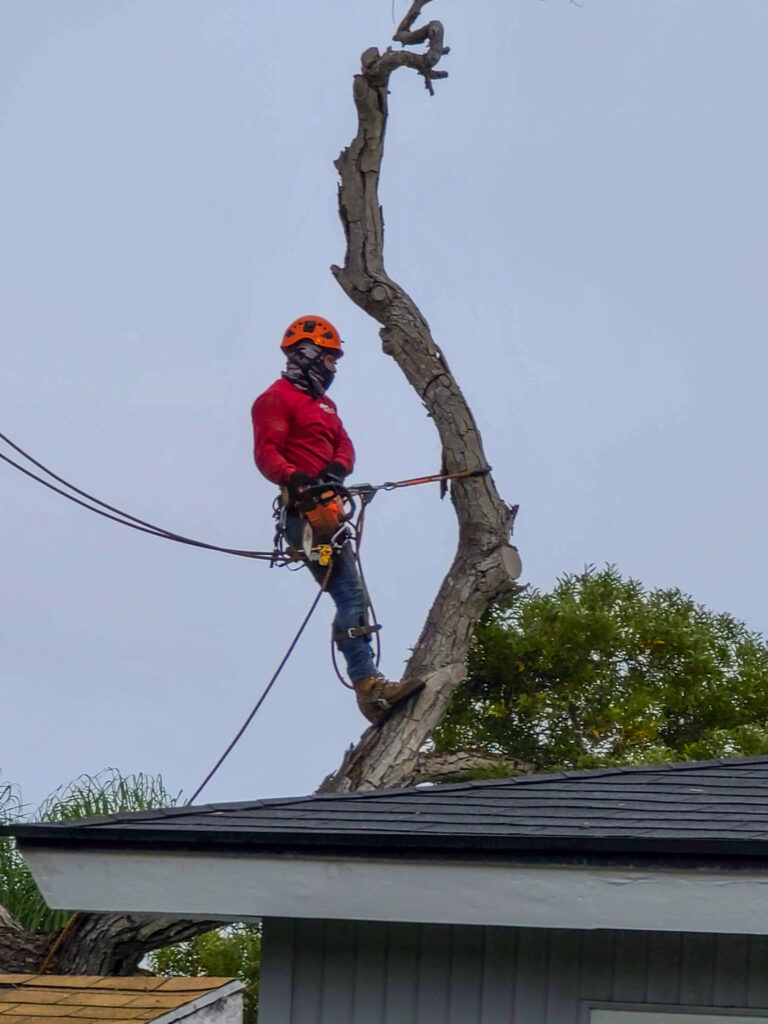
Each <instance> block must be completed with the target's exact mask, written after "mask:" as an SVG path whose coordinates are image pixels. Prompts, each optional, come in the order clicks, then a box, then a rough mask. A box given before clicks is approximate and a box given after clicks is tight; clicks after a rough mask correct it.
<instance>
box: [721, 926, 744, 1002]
mask: <svg viewBox="0 0 768 1024" xmlns="http://www.w3.org/2000/svg"><path fill="white" fill-rule="evenodd" d="M747 954H748V943H747V936H746V935H717V936H716V937H715V986H714V996H713V1005H714V1006H745V1005H746V1002H747Z"/></svg>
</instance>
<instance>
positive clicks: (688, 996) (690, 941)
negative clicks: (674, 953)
mask: <svg viewBox="0 0 768 1024" xmlns="http://www.w3.org/2000/svg"><path fill="white" fill-rule="evenodd" d="M714 975H715V937H714V935H704V934H700V933H693V932H689V933H687V934H686V935H683V949H682V964H681V969H680V1002H681V1003H682V1004H683V1005H685V1006H711V1005H712V991H713V980H714Z"/></svg>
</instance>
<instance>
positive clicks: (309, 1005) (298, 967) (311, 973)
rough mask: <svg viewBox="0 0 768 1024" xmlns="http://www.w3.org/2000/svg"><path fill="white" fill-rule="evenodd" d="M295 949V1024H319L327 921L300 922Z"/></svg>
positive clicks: (293, 1011)
mask: <svg viewBox="0 0 768 1024" xmlns="http://www.w3.org/2000/svg"><path fill="white" fill-rule="evenodd" d="M295 936H296V938H295V942H294V947H293V957H294V961H293V985H292V987H291V989H292V1005H291V1010H292V1013H291V1022H292V1024H320V1005H321V1002H322V985H323V951H324V947H325V921H310V920H305V919H302V920H297V921H296V932H295Z"/></svg>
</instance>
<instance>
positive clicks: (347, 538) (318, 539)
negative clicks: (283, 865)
mask: <svg viewBox="0 0 768 1024" xmlns="http://www.w3.org/2000/svg"><path fill="white" fill-rule="evenodd" d="M0 441H3V442H5V444H7V445H8V446H9V447H10V448H12V449H13V450H14V451H15V452H16V453H17V454H18V455H20V456H21V457H22V458H23V459H25V460H26V461H27V462H28V463H29V464H31V465H32V466H35V467H36V468H37V469H38V470H40V472H41V473H42V474H44V476H40V475H39V474H38V473H35V472H33V471H32V470H31V469H28V468H27V467H26V466H23V465H21V463H19V462H17V461H16V460H15V459H12V458H10V456H8V455H4V454H3V453H2V452H0V460H2V461H3V462H5V463H6V464H7V465H9V466H12V467H13V468H14V469H17V470H19V472H21V473H23V474H24V475H25V476H27V477H29V478H30V479H32V480H35V481H36V482H37V483H39V484H42V485H43V486H44V487H46V488H48V489H49V490H51V491H54V492H55V493H56V494H59V495H61V497H63V498H66V499H67V500H68V501H72V502H74V503H75V504H76V505H80V506H81V507H82V508H85V509H88V511H90V512H95V513H96V514H97V515H99V516H103V517H104V518H106V519H109V520H111V521H112V522H116V523H119V524H120V525H122V526H127V527H129V528H130V529H132V530H138V531H139V532H141V533H148V534H150V535H152V536H154V537H159V538H160V539H162V540H171V541H174V542H176V543H179V544H187V545H189V546H192V547H197V548H203V549H205V550H208V551H219V552H221V553H222V554H227V555H235V556H237V557H240V558H251V559H256V560H260V561H268V562H269V563H270V565H271V566H275V565H279V566H287V567H288V568H289V569H294V570H295V569H300V568H303V566H305V565H310V566H311V565H312V564H316V565H318V566H320V567H322V568H324V569H325V573H324V574H323V578H322V579H321V580H319V582H320V588H319V590H318V592H317V594H316V595H315V598H314V600H313V602H312V604H311V606H310V608H309V611H308V612H307V614H306V615H305V617H304V619H303V621H302V623H301V625H300V626H299V628H298V630H297V632H296V635H295V636H294V638H293V640H292V641H291V643H290V645H289V647H288V650H287V651H286V652H285V654H284V655H283V657H282V659H281V661H280V664H279V665H278V666H277V668H276V669H275V672H274V673H273V675H272V678H271V679H270V680H269V682H268V683H267V685H266V687H265V688H264V690H263V692H262V693H261V695H260V697H259V699H258V700H257V701H256V703H255V704H254V706H253V708H252V709H251V711H250V712H249V714H248V716H247V717H246V719H245V721H244V722H243V723H242V725H241V726H240V728H239V729H238V731H237V733H236V734H235V736H234V737H233V739H232V740H231V742H230V743H229V745H228V746H227V748H226V749H225V751H224V753H223V754H222V755H221V757H220V758H219V759H218V761H217V762H216V764H215V765H214V766H213V768H212V769H211V770H210V772H209V773H208V774H207V775H206V777H205V778H204V779H203V781H202V782H201V783H200V785H199V786H198V787H197V789H196V790H195V792H194V793H193V794H192V796H191V797H190V798H189V800H188V801H187V803H188V804H191V803H192V802H193V801H194V800H195V799H197V797H198V796H199V795H200V793H201V792H202V791H203V789H204V788H205V787H206V786H207V785H208V783H209V782H210V781H211V779H212V778H213V776H214V775H215V774H216V772H217V771H218V770H219V768H220V767H221V765H222V764H223V763H224V761H225V760H226V758H227V757H228V756H229V754H230V753H231V752H232V750H233V749H234V747H235V746H236V744H237V743H238V742H239V740H240V739H241V737H242V735H243V733H244V732H245V730H246V729H247V728H248V726H249V725H250V723H251V721H252V720H253V718H254V717H255V715H256V714H257V712H258V711H259V709H260V708H261V706H262V704H263V703H264V701H265V700H266V698H267V696H268V694H269V692H270V691H271V689H272V687H273V686H274V685H275V683H276V682H277V679H278V677H279V675H280V673H281V672H282V670H283V668H284V667H285V665H286V663H287V661H288V659H289V658H290V656H291V654H292V653H293V651H294V649H295V647H296V644H297V643H298V642H299V639H300V637H301V635H302V633H303V632H304V630H305V628H306V626H307V623H308V622H309V620H310V618H311V617H312V615H313V613H314V611H315V609H316V608H317V605H318V603H319V601H320V597H321V596H322V594H323V593H324V592H325V590H326V588H327V586H328V582H329V580H330V577H331V573H332V571H333V557H334V553H336V552H338V551H340V550H341V548H342V547H343V546H344V545H345V544H348V543H350V544H352V545H353V552H354V557H355V561H356V563H357V569H358V572H359V574H360V579H361V582H362V585H363V592H364V595H365V601H366V608H367V610H366V621H364V622H361V623H360V624H359V626H356V627H352V628H350V629H348V630H347V633H348V635H349V636H350V637H359V636H365V637H366V638H367V639H368V641H369V642H371V640H372V638H373V637H375V638H376V654H375V662H376V665H377V666H378V664H379V661H380V658H381V643H380V638H379V632H380V630H381V626H380V625H379V623H378V622H377V621H376V614H375V611H374V608H373V604H372V602H371V599H370V595H369V592H368V587H367V585H366V583H365V576H364V573H363V567H362V562H361V560H360V544H361V541H362V537H363V527H364V524H365V511H366V508H367V506H368V505H369V504H370V503H371V501H373V499H374V497H375V496H376V494H377V493H378V492H379V491H394V490H397V489H399V488H401V487H413V486H416V485H417V484H426V483H440V484H441V493H443V492H444V490H443V489H444V487H445V485H446V484H447V482H448V481H450V480H461V479H466V478H469V477H476V476H485V475H486V474H487V473H490V471H491V467H490V466H486V467H483V468H481V469H473V470H463V471H461V472H458V473H439V474H434V475H432V476H422V477H413V478H410V479H407V480H394V481H392V480H388V481H386V482H385V483H383V484H378V485H372V484H356V485H353V486H350V487H345V486H344V485H343V484H338V483H337V484H319V485H314V486H312V487H308V488H305V489H304V490H303V491H302V493H301V495H300V498H299V501H298V502H296V503H295V508H296V510H297V511H298V513H299V514H300V515H301V516H302V519H303V532H302V546H301V549H294V548H293V547H292V546H291V545H289V544H288V543H287V540H286V519H287V516H288V514H289V510H290V505H289V502H288V500H287V494H283V496H281V497H280V498H278V499H276V501H275V503H274V516H275V520H276V531H275V540H274V545H273V549H272V551H250V550H247V549H241V548H230V547H224V546H222V545H219V544H209V543H207V542H205V541H200V540H195V539H193V538H191V537H186V536H184V535H183V534H180V533H176V532H175V531H173V530H167V529H165V528H164V527H161V526H157V525H156V524H154V523H151V522H148V521H147V520H145V519H140V518H139V517H138V516H134V515H131V514H130V513H128V512H124V511H123V510H122V509H119V508H117V507H116V506H114V505H110V504H108V503H107V502H105V501H102V500H101V499H100V498H97V497H95V496H94V495H92V494H89V493H88V492H87V491H84V490H82V489H81V488H79V487H76V486H75V485H74V484H72V483H70V482H69V481H68V480H65V479H64V477H61V476H59V475H57V474H56V473H54V472H53V470H51V469H48V467H47V466H45V465H43V463H42V462H39V461H38V460H37V459H35V458H33V457H32V456H31V455H30V454H29V453H28V452H26V451H25V450H24V449H23V448H21V447H19V445H17V444H15V443H14V442H13V441H12V440H11V439H10V438H9V437H7V436H6V435H5V434H2V433H0ZM46 476H47V477H49V478H50V479H47V480H46V479H45V477H46ZM51 480H55V481H56V483H57V484H60V485H61V486H56V484H53V483H51ZM515 509H516V506H515ZM339 639H340V637H339V636H334V635H332V637H331V660H332V662H333V667H334V670H335V672H336V675H337V676H338V678H339V680H340V681H341V682H342V683H343V685H344V686H346V687H348V688H349V689H353V687H352V686H350V684H349V683H347V682H346V680H345V679H344V677H343V676H342V674H341V672H340V671H339V668H338V665H337V662H336V646H337V645H338V640H339Z"/></svg>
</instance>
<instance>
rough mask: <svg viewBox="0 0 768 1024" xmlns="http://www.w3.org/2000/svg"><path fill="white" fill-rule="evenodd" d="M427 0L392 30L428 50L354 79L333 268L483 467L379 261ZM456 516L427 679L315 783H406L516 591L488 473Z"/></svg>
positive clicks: (443, 428) (429, 624)
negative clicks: (398, 114) (390, 162)
mask: <svg viewBox="0 0 768 1024" xmlns="http://www.w3.org/2000/svg"><path fill="white" fill-rule="evenodd" d="M429 2H430V0H413V3H412V4H411V8H410V10H409V11H408V14H407V15H406V16H405V18H404V19H403V21H402V22H401V23H400V26H399V28H398V31H397V33H396V35H395V36H394V38H395V40H396V41H397V42H400V43H402V44H403V45H406V44H409V45H410V44H416V43H422V42H427V43H428V48H427V51H426V52H425V53H421V54H416V53H413V52H411V51H409V50H401V51H397V52H395V51H393V50H391V49H388V50H387V51H386V52H385V53H383V54H380V53H379V51H378V50H377V49H376V48H375V47H374V48H371V49H369V50H366V51H365V53H364V54H363V55H362V69H361V72H360V74H358V75H355V79H354V100H355V106H356V107H357V117H358V129H357V135H356V136H355V138H354V139H353V141H352V143H351V144H350V146H349V147H348V148H347V149H345V150H344V151H343V152H342V153H341V154H340V156H339V158H338V159H337V161H336V167H337V169H338V171H339V175H340V178H341V182H340V185H339V214H340V217H341V221H342V224H343V225H344V231H345V234H346V239H347V251H346V258H345V261H344V266H343V267H336V266H335V267H332V268H331V269H332V272H333V274H334V276H335V277H336V280H337V281H338V282H339V284H340V285H341V287H342V288H343V289H344V291H345V292H346V293H347V295H348V296H349V297H350V298H351V299H352V300H353V302H355V303H357V305H358V306H360V307H361V308H362V309H364V310H365V311H366V312H367V313H369V314H370V316H372V317H373V318H374V319H375V320H377V321H378V322H379V323H380V324H381V325H382V329H381V331H380V336H381V339H382V348H383V350H384V352H385V353H386V354H387V355H390V356H392V358H393V359H394V360H395V361H396V362H397V364H398V365H399V366H400V368H401V369H402V371H403V373H404V374H405V376H406V377H407V378H408V381H409V383H410V384H411V385H412V387H413V388H414V390H415V391H416V394H417V395H418V396H419V398H420V400H421V401H422V403H423V404H424V405H425V407H426V410H427V415H428V416H429V417H431V418H432V420H433V422H434V424H435V427H436V428H437V431H438V433H439V435H440V440H441V443H442V449H443V466H444V468H445V472H447V473H454V472H461V471H462V470H482V469H485V468H487V465H488V464H487V461H486V458H485V453H484V451H483V445H482V440H481V438H480V433H479V431H478V429H477V425H476V424H475V421H474V417H473V416H472V413H471V411H470V409H469V406H468V405H467V403H466V400H465V399H464V396H463V394H462V393H461V390H460V388H459V386H458V384H457V383H456V381H455V380H454V378H453V375H452V374H451V371H450V369H449V367H448V363H447V362H446V359H445V357H444V355H443V353H442V352H441V351H440V349H439V348H438V346H437V345H436V344H435V341H434V339H433V338H432V335H431V333H430V330H429V325H428V324H427V321H426V319H425V318H424V316H423V315H422V313H421V311H420V310H419V308H418V307H417V306H416V304H415V302H414V301H413V300H412V299H411V297H410V296H409V295H408V294H407V292H405V291H404V290H403V289H402V288H401V287H400V286H399V285H398V284H397V283H396V282H395V281H393V280H392V278H390V277H389V275H388V274H387V272H386V271H385V269H384V259H383V239H384V223H383V218H382V211H381V207H380V205H379V197H378V184H379V173H380V169H381V161H382V157H383V154H384V134H385V130H386V124H387V100H388V84H389V77H390V75H391V74H392V72H393V71H395V70H396V69H397V68H399V67H409V68H412V69H414V70H416V71H417V72H419V74H421V75H423V76H424V79H425V83H426V85H427V88H428V89H429V91H430V92H432V82H433V81H434V80H435V79H438V78H445V77H446V72H443V71H435V70H434V69H435V65H436V64H437V62H438V61H439V60H440V58H441V57H442V56H443V55H444V54H446V53H448V48H447V47H444V46H443V26H442V25H441V23H440V22H439V21H430V22H429V23H428V24H427V25H426V26H424V27H423V28H420V29H417V30H415V31H414V30H413V24H414V22H415V21H416V19H417V18H418V16H419V14H420V13H421V11H422V8H423V7H424V6H425V5H426V4H427V3H429ZM451 500H452V501H453V505H454V508H455V510H456V515H457V517H458V521H459V547H458V551H457V552H456V556H455V557H454V560H453V564H452V565H451V567H450V569H449V570H448V574H447V575H446V577H445V579H444V580H443V583H442V585H441V587H440V590H439V591H438V594H437V597H436V598H435V601H434V604H433V605H432V608H431V610H430V612H429V615H428V617H427V621H426V623H425V624H424V628H423V630H422V632H421V636H420V637H419V640H418V642H417V644H416V646H415V647H414V648H413V654H412V656H411V658H410V660H409V662H408V665H407V666H406V670H405V676H406V677H414V676H418V677H420V678H423V679H424V680H425V681H426V687H425V689H424V691H423V692H422V693H421V694H420V695H419V697H418V699H417V700H415V701H413V702H411V703H410V704H408V705H406V706H405V707H403V708H402V709H401V710H399V711H396V712H395V713H394V714H392V715H391V716H390V718H389V719H388V720H387V721H386V722H385V724H384V725H383V726H382V727H381V728H379V729H375V728H374V729H368V731H367V732H366V733H365V734H364V735H363V737H362V739H361V740H360V742H359V743H358V745H357V746H356V747H355V748H353V749H351V750H350V751H348V752H347V754H346V756H345V758H344V760H343V762H342V764H341V766H340V767H339V769H338V770H337V771H336V772H335V773H334V774H333V775H332V776H329V777H328V778H327V779H326V780H325V781H324V782H323V784H322V786H321V787H320V790H321V791H322V792H346V791H350V790H358V789H376V788H379V787H388V786H400V785H405V784H407V783H409V782H411V781H412V780H413V778H414V773H415V771H416V768H417V762H418V755H419V751H420V750H421V748H422V746H423V745H424V743H425V741H426V740H427V739H428V738H429V736H430V735H431V733H432V731H433V730H434V728H435V727H436V726H437V724H438V723H439V721H440V719H441V718H442V716H443V714H444V713H445V710H446V708H447V706H448V702H449V700H450V698H451V695H452V693H453V691H454V690H455V688H456V687H457V686H458V685H459V683H460V682H461V681H462V680H463V679H464V677H465V674H466V670H465V662H466V658H467V653H468V651H469V645H470V641H471V639H472V635H473V633H474V631H475V627H476V626H477V623H478V621H479V619H480V617H481V615H482V614H483V612H484V611H485V610H486V609H487V608H488V606H489V604H490V603H491V602H492V601H493V600H494V599H496V598H498V597H499V596H501V595H502V594H504V593H507V592H509V591H510V590H511V589H513V588H514V583H513V580H514V579H515V578H516V576H517V573H518V571H519V563H518V559H517V554H516V552H515V550H514V548H512V547H511V546H510V544H509V534H510V528H511V519H510V514H511V510H510V508H509V506H507V505H506V504H505V503H504V502H503V501H502V499H501V498H500V497H499V495H498V493H497V491H496V487H495V485H494V483H493V479H492V478H491V476H490V474H486V475H483V476H476V477H471V478H468V479H465V480H458V481H454V483H453V485H452V487H451Z"/></svg>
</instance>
